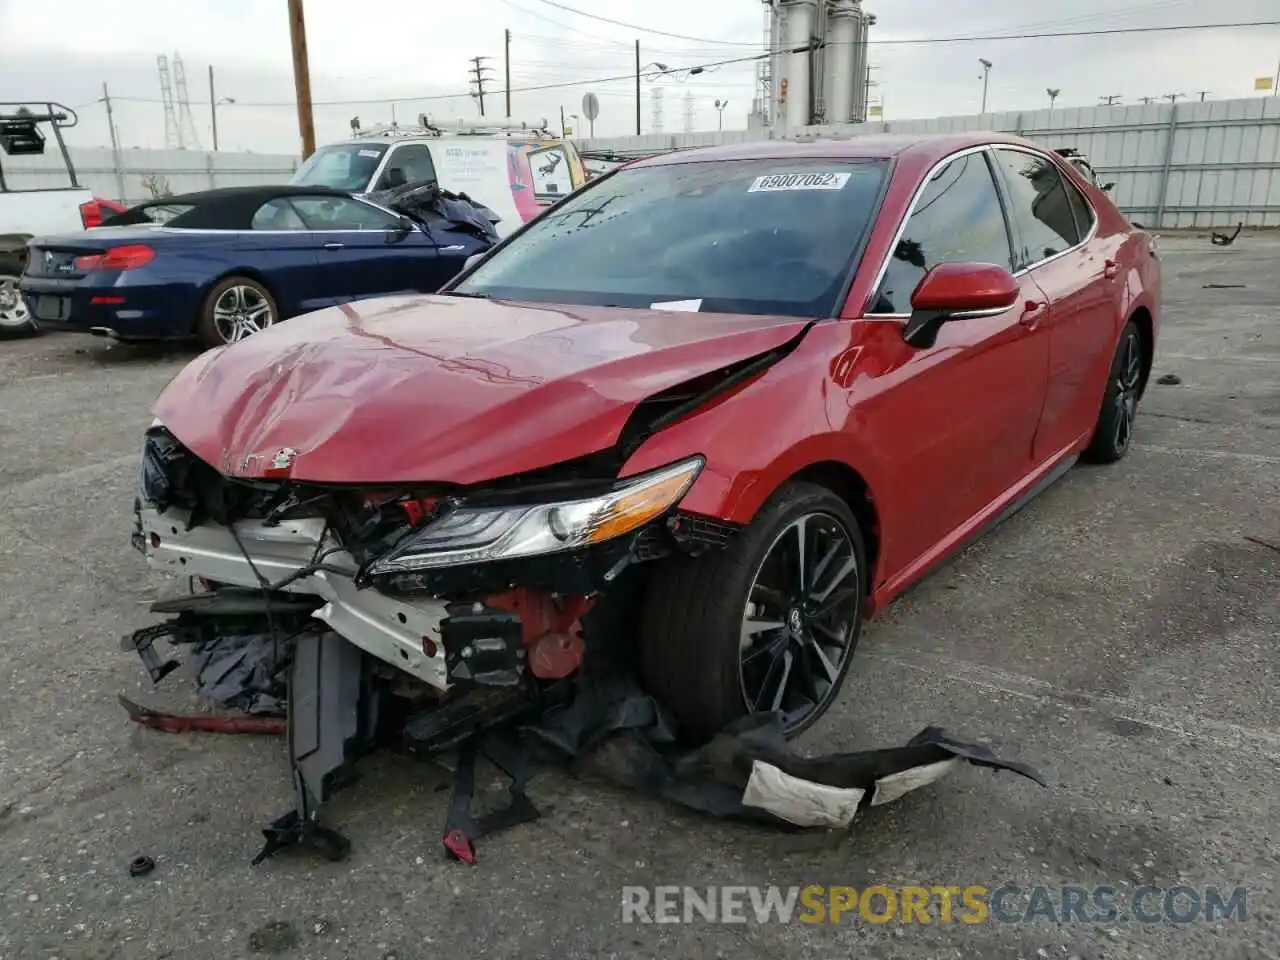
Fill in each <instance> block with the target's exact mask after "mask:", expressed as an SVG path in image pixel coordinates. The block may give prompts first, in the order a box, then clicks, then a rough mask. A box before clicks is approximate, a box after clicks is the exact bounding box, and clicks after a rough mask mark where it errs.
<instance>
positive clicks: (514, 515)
mask: <svg viewBox="0 0 1280 960" xmlns="http://www.w3.org/2000/svg"><path fill="white" fill-rule="evenodd" d="M702 464H703V459H702V458H701V457H692V458H690V459H688V460H681V461H680V462H679V463H674V464H672V465H671V466H669V467H663V468H662V469H660V470H654V471H653V472H651V473H646V474H643V475H641V476H639V477H632V478H628V479H627V480H626V481H624V482H622V483H620V484H619V485H618V486H617V487H615V488H614V489H613V490H610V491H609V492H608V493H605V494H601V495H600V496H597V497H589V498H587V499H583V500H568V501H563V502H560V503H544V504H530V505H517V506H507V507H468V506H467V505H466V503H465V502H464V503H462V504H461V505H460V506H459V507H458V508H457V509H455V510H452V511H451V512H449V513H446V514H444V515H443V516H441V517H440V518H439V519H437V520H434V521H432V522H431V523H429V524H428V525H427V526H426V527H424V528H423V529H422V530H421V531H418V532H416V533H412V534H410V535H409V536H408V537H406V538H405V539H404V540H402V541H401V542H400V544H399V545H398V546H397V547H396V548H395V549H394V550H393V551H392V552H391V553H389V554H387V555H386V556H385V557H382V558H381V559H379V560H376V561H375V562H374V563H373V564H372V565H370V567H369V573H371V574H374V575H377V574H384V573H404V572H410V571H414V570H424V569H429V568H436V567H452V566H458V565H460V564H467V563H483V562H485V561H488V560H508V559H517V558H521V557H534V556H538V555H540V554H548V553H559V552H562V551H565V550H574V549H577V548H580V547H586V546H590V545H592V544H596V543H603V542H604V541H606V540H612V539H613V538H615V537H620V536H622V535H623V534H627V533H630V532H632V531H633V530H636V529H637V528H639V527H641V526H643V525H644V524H646V523H648V522H649V521H650V520H653V519H654V518H656V517H660V516H662V514H664V513H666V512H667V511H668V510H670V509H671V508H672V507H674V506H675V505H676V504H677V503H679V502H680V499H681V498H682V497H683V496H684V495H685V493H686V492H687V491H688V489H689V487H690V486H692V485H693V481H694V480H695V479H697V477H698V473H699V472H700V471H701V470H702Z"/></svg>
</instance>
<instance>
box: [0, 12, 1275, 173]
mask: <svg viewBox="0 0 1280 960" xmlns="http://www.w3.org/2000/svg"><path fill="white" fill-rule="evenodd" d="M557 2H562V3H563V5H564V6H568V7H571V8H576V9H577V10H582V11H588V12H590V13H592V14H595V15H596V16H600V17H607V18H612V19H616V20H621V21H625V22H626V23H629V24H633V25H635V26H636V27H644V28H648V29H649V30H651V31H665V32H667V33H675V34H683V35H685V36H687V37H691V38H695V39H692V40H682V39H676V38H673V37H669V36H662V35H660V34H658V33H652V32H649V33H646V32H642V31H639V30H636V29H631V28H629V27H619V26H613V25H610V24H608V23H604V22H601V21H599V20H594V19H591V18H589V17H587V16H583V15H579V14H577V13H574V12H569V11H566V10H564V9H560V8H557V7H556V6H554V5H552V4H551V3H548V2H547V0H361V2H358V3H353V2H351V0H306V16H307V41H308V46H309V48H310V61H311V79H312V96H313V99H314V100H315V101H316V103H317V106H316V111H315V113H316V127H317V129H316V133H317V139H318V141H319V142H320V143H325V142H328V141H332V140H336V139H340V138H343V137H345V136H348V135H349V121H350V118H351V117H352V116H355V115H358V116H359V117H360V118H361V120H362V121H363V122H366V123H367V122H376V121H389V120H391V118H392V109H393V105H392V104H391V103H389V102H377V101H387V100H390V99H392V98H403V99H401V100H400V102H398V103H396V104H395V105H394V109H395V112H396V116H397V117H398V118H399V119H401V120H405V119H408V118H412V117H416V116H417V114H418V113H420V112H424V111H425V112H428V113H431V114H432V115H433V116H438V117H443V118H451V117H459V116H475V115H477V114H478V110H477V106H476V104H475V102H474V101H472V100H469V99H468V98H467V96H466V91H467V89H468V81H467V70H468V67H469V63H468V58H469V57H472V56H487V57H491V58H492V59H491V60H489V61H486V64H487V65H488V66H489V67H491V68H492V71H491V77H492V83H491V85H490V84H487V86H491V89H492V93H491V94H490V95H489V96H488V97H486V107H487V108H488V112H489V114H490V115H491V116H492V115H493V114H495V113H498V114H500V113H502V112H503V105H502V94H501V89H502V55H503V30H504V28H505V29H509V30H510V31H511V38H512V39H511V75H512V76H511V86H512V88H513V93H512V113H513V114H514V115H515V116H516V117H521V118H524V117H529V118H533V119H540V118H543V117H547V118H550V119H551V120H552V122H553V123H556V124H558V121H559V112H560V109H561V107H564V109H565V111H566V113H568V114H575V113H581V112H582V111H581V108H580V106H579V105H580V103H581V100H582V95H583V93H584V92H586V91H587V90H591V91H593V92H595V93H596V94H597V95H598V96H599V98H600V103H601V111H600V117H599V119H598V120H597V121H596V126H595V132H596V134H597V135H614V134H625V133H630V132H633V127H634V122H635V106H634V93H633V89H634V86H633V83H632V82H631V81H628V80H622V81H618V82H606V81H605V80H604V79H602V78H608V77H616V76H619V75H626V74H628V73H629V72H631V71H632V70H633V69H634V51H633V47H632V44H633V43H634V41H635V40H636V39H637V38H638V39H639V40H640V43H641V58H642V61H643V62H645V63H646V64H647V63H649V62H651V61H659V62H662V63H665V64H667V65H669V66H671V67H690V66H695V65H700V64H709V63H713V62H717V61H724V60H731V59H735V58H741V57H750V56H751V55H753V54H754V53H756V52H757V50H758V49H760V45H761V43H762V37H763V23H764V14H763V10H764V8H763V6H762V4H761V3H760V2H759V0H644V2H641V0H557ZM864 8H865V9H866V10H867V11H869V12H872V13H875V14H876V15H877V17H878V18H879V22H878V24H877V25H876V26H875V27H874V28H873V29H872V41H873V45H872V48H871V63H872V65H873V66H874V67H875V68H876V69H875V71H874V74H873V76H874V79H875V80H876V82H877V84H878V86H877V87H876V88H875V90H874V92H873V99H875V98H879V97H882V98H883V102H884V113H885V117H886V119H889V120H893V119H894V118H899V119H905V118H917V117H934V116H947V115H954V114H966V113H976V112H978V108H979V104H980V101H981V95H982V81H981V79H980V74H981V67H980V66H979V64H978V58H979V57H985V58H986V59H988V60H991V61H992V62H993V63H994V68H993V70H992V73H991V92H990V100H989V104H990V109H992V110H1008V109H1019V108H1028V109H1036V108H1041V107H1044V106H1047V97H1046V94H1045V90H1046V88H1049V87H1056V88H1060V89H1061V91H1062V93H1061V96H1060V98H1059V100H1058V105H1059V106H1085V105H1094V104H1096V103H1097V102H1098V98H1099V97H1101V96H1105V95H1113V94H1114V95H1120V96H1121V97H1123V98H1124V100H1125V101H1126V102H1137V101H1138V99H1139V98H1140V97H1143V96H1160V95H1164V94H1170V93H1181V94H1188V95H1190V96H1193V97H1195V98H1198V97H1199V96H1200V92H1201V91H1207V92H1208V93H1207V95H1208V96H1209V97H1211V98H1215V99H1217V98H1226V97H1242V96H1255V95H1256V94H1255V93H1254V91H1253V85H1254V80H1255V78H1257V77H1260V76H1274V75H1275V73H1276V69H1277V63H1278V61H1280V27H1255V28H1250V29H1241V30H1216V31H1195V32H1184V33H1147V34H1128V35H1114V36H1091V37H1071V38H1052V39H1048V38H1046V39H1019V40H994V39H993V40H980V41H975V42H964V43H910V42H901V41H919V40H925V39H929V38H947V37H957V36H975V35H976V36H996V35H1000V34H1017V33H1038V32H1052V31H1079V30H1107V29H1115V28H1127V27H1150V26H1160V25H1171V24H1186V23H1216V22H1228V21H1249V20H1280V0H1213V2H1212V3H1210V2H1206V0H1163V2H1159V0H1036V2H1034V3H1029V2H1025V0H865V2H864ZM876 41H879V43H876ZM175 52H176V53H180V54H181V56H182V61H183V65H184V67H185V73H186V78H187V85H188V90H189V96H190V101H191V115H192V120H193V122H194V126H195V129H196V135H197V137H198V139H199V143H200V145H201V146H203V147H206V148H207V147H208V146H209V145H210V141H211V139H212V138H211V129H210V109H209V79H208V69H209V67H210V65H212V66H213V68H214V71H215V79H216V86H217V96H218V97H219V98H223V97H231V98H234V99H235V100H236V103H235V104H225V105H223V106H222V107H220V108H219V110H218V124H219V141H220V146H221V148H222V149H224V150H236V149H247V150H253V151H255V152H259V153H270V152H290V153H291V152H295V151H296V150H297V144H298V136H297V122H296V114H295V112H294V107H293V101H294V98H293V77H292V68H291V61H290V49H289V27H288V17H287V13H286V4H285V0H116V2H100V0H0V100H25V99H40V100H44V99H46V98H50V99H55V100H59V101H61V102H63V103H65V104H68V105H69V106H72V107H77V108H79V107H82V105H83V109H81V111H80V115H81V125H80V127H79V128H78V129H77V130H75V131H73V139H72V142H73V143H76V144H79V145H85V146H91V145H105V144H106V143H107V142H108V131H107V124H106V119H105V111H104V110H103V107H102V104H101V103H100V102H96V101H98V100H99V98H101V96H102V84H103V82H106V83H107V84H108V86H109V88H110V92H111V96H112V98H113V106H114V109H115V118H116V125H117V127H118V129H119V132H120V137H121V141H122V144H123V145H124V146H125V147H133V146H142V147H162V146H164V140H165V128H164V114H163V111H162V108H161V105H160V100H159V97H160V85H159V79H158V76H157V71H156V57H157V56H158V55H159V54H162V53H163V54H168V55H169V56H170V57H171V58H172V56H173V54H174V53H175ZM754 77H755V65H754V64H753V63H740V64H725V65H723V66H720V67H718V68H716V69H714V70H709V71H707V72H705V73H704V74H702V75H700V76H696V77H688V76H687V75H685V78H684V81H683V82H680V81H678V80H666V81H661V83H662V86H663V87H664V93H663V129H664V130H666V131H668V132H678V131H681V130H683V129H684V128H685V123H686V109H688V108H687V107H686V95H687V94H692V98H691V99H692V102H691V104H690V105H689V108H691V109H692V113H693V123H694V128H695V129H699V130H705V129H714V128H715V125H716V110H715V108H714V106H713V103H714V101H715V100H716V99H717V98H719V99H722V100H728V102H729V106H728V108H727V109H726V111H725V113H724V125H725V127H726V128H740V127H745V126H746V114H747V111H748V109H749V108H750V103H751V98H752V94H753V88H754ZM565 83H569V84H572V85H569V86H563V87H557V88H553V89H543V90H537V91H534V90H525V89H524V88H529V87H539V86H542V87H546V86H548V85H553V84H565ZM651 86H652V84H650V83H649V82H648V81H646V82H645V84H644V87H645V94H644V103H643V107H642V120H643V125H644V129H645V131H646V132H649V130H650V128H651V125H652V106H651V102H650V99H649V97H650V94H649V89H650V87H651ZM333 101H363V102H360V103H346V102H342V103H333ZM570 123H574V121H572V120H570Z"/></svg>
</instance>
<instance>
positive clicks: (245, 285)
mask: <svg viewBox="0 0 1280 960" xmlns="http://www.w3.org/2000/svg"><path fill="white" fill-rule="evenodd" d="M279 320H280V310H279V308H278V307H277V306H276V300H275V297H273V296H272V295H271V291H270V290H268V289H267V288H266V286H265V285H263V283H262V282H261V281H259V280H254V279H253V278H252V277H242V276H231V277H223V278H222V279H221V280H219V281H218V282H217V283H216V284H214V286H213V289H211V290H210V291H209V293H208V294H207V295H206V296H205V298H204V302H203V303H202V304H201V305H200V318H199V319H198V320H197V321H196V337H197V338H198V339H199V341H200V344H201V346H203V347H205V348H209V347H221V346H225V345H226V344H228V343H236V342H238V341H240V340H243V339H244V338H245V337H248V336H251V335H252V334H254V333H257V332H259V331H261V330H265V329H266V328H267V327H269V326H272V325H273V324H275V323H277V322H279Z"/></svg>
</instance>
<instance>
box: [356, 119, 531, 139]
mask: <svg viewBox="0 0 1280 960" xmlns="http://www.w3.org/2000/svg"><path fill="white" fill-rule="evenodd" d="M351 136H352V138H353V139H361V138H365V137H387V138H392V137H447V136H455V137H494V136H499V137H500V136H526V137H528V136H534V137H540V138H541V137H546V138H550V137H552V136H553V134H552V133H551V131H550V128H549V126H548V124H547V121H546V119H545V118H543V119H541V120H538V121H529V120H515V119H513V118H511V117H507V118H506V119H505V120H501V121H491V120H487V119H485V118H483V117H482V118H480V119H479V120H448V121H438V120H432V119H431V117H429V116H427V114H425V113H423V114H419V116H418V122H417V123H416V124H401V123H378V124H374V125H373V126H370V127H362V126H360V120H359V118H358V117H356V118H354V119H353V120H352V121H351Z"/></svg>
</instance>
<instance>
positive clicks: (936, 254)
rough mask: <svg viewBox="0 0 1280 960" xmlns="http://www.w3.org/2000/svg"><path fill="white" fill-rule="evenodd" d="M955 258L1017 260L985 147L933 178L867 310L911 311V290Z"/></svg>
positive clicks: (1004, 263)
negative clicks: (937, 267)
mask: <svg viewBox="0 0 1280 960" xmlns="http://www.w3.org/2000/svg"><path fill="white" fill-rule="evenodd" d="M957 260H968V261H972V262H976V263H994V264H996V265H998V266H1001V267H1007V268H1010V269H1011V268H1012V266H1013V253H1012V247H1011V245H1010V243H1009V227H1008V224H1006V222H1005V217H1004V209H1003V207H1002V206H1001V204H1000V195H999V194H998V193H997V192H996V184H995V180H994V179H993V178H992V173H991V167H990V165H989V164H988V162H987V155H986V151H978V152H974V153H968V154H965V155H964V156H961V157H956V159H954V160H952V161H951V162H950V163H948V164H947V165H946V166H945V167H943V168H942V169H941V170H939V171H938V172H937V173H936V174H934V175H933V176H932V177H931V178H930V179H929V182H928V184H927V185H926V186H925V188H924V191H923V192H922V193H921V194H920V197H919V199H918V201H917V203H916V206H915V209H914V210H913V211H912V213H911V218H910V219H909V220H908V221H907V226H906V229H905V230H903V231H902V239H901V240H899V241H898V246H897V247H896V248H895V249H894V251H893V254H892V255H891V256H890V257H889V265H888V267H887V268H886V270H885V274H884V279H882V280H881V281H880V286H879V287H878V288H877V289H876V292H875V294H874V295H873V297H872V300H871V309H870V311H868V312H869V313H871V314H881V315H883V314H893V315H899V316H905V315H907V314H909V313H911V294H912V293H913V292H914V291H915V288H916V286H917V284H919V283H920V281H921V280H922V279H923V278H924V275H925V274H926V273H928V272H929V271H930V270H931V269H933V268H934V267H935V266H937V265H938V264H940V263H947V262H952V261H957Z"/></svg>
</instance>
